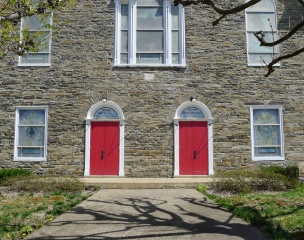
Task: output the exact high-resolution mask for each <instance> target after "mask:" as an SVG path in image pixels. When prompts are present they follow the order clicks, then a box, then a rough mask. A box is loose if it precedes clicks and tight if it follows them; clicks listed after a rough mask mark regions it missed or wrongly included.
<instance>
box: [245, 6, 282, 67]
mask: <svg viewBox="0 0 304 240" xmlns="http://www.w3.org/2000/svg"><path fill="white" fill-rule="evenodd" d="M248 1H249V0H246V2H248ZM262 1H263V0H262ZM267 1H270V2H271V3H272V4H273V9H272V10H270V9H265V11H261V10H255V9H254V6H255V5H253V6H252V7H249V8H247V9H246V10H245V19H246V41H247V65H248V66H265V63H264V62H262V59H261V61H260V62H258V63H256V62H250V54H257V55H258V54H259V53H255V52H249V46H250V44H251V43H250V40H249V36H250V34H249V33H253V32H255V31H250V30H248V25H249V23H248V21H249V19H248V17H247V16H248V14H250V13H260V14H267V15H269V14H274V19H275V24H274V26H272V27H273V34H274V35H275V40H277V39H278V38H279V34H278V21H277V12H276V4H275V2H274V1H273V0H267ZM258 31H259V30H258ZM267 32H269V31H267ZM274 47H275V48H277V52H276V53H274V54H275V55H279V53H280V50H279V46H278V45H277V46H274ZM269 48H272V47H269ZM261 54H268V53H261ZM274 54H273V52H272V53H269V55H271V58H273V57H275V56H274ZM266 63H268V62H266ZM274 66H280V63H276V64H274Z"/></svg>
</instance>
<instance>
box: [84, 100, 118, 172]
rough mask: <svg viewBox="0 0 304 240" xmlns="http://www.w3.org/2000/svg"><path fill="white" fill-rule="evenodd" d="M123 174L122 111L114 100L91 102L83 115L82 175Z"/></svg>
mask: <svg viewBox="0 0 304 240" xmlns="http://www.w3.org/2000/svg"><path fill="white" fill-rule="evenodd" d="M96 175H99V176H124V115H123V112H122V110H121V108H120V107H119V106H118V105H117V104H116V103H114V102H111V101H108V102H107V101H101V102H98V103H96V104H94V105H93V106H92V107H91V108H90V110H89V111H88V114H87V117H86V140H85V171H84V176H96Z"/></svg>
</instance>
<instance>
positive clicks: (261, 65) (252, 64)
mask: <svg viewBox="0 0 304 240" xmlns="http://www.w3.org/2000/svg"><path fill="white" fill-rule="evenodd" d="M247 66H248V67H266V66H267V65H265V64H262V63H247ZM273 66H274V67H281V64H280V63H277V64H275V65H273Z"/></svg>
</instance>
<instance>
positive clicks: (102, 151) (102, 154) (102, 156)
mask: <svg viewBox="0 0 304 240" xmlns="http://www.w3.org/2000/svg"><path fill="white" fill-rule="evenodd" d="M101 159H104V150H101Z"/></svg>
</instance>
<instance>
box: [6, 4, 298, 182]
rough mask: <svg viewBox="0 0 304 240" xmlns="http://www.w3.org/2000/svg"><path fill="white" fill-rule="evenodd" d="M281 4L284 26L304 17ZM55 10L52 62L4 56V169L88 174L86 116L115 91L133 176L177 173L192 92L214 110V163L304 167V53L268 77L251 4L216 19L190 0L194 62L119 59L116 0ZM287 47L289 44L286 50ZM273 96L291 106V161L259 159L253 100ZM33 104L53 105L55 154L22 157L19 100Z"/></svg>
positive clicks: (287, 137)
mask: <svg viewBox="0 0 304 240" xmlns="http://www.w3.org/2000/svg"><path fill="white" fill-rule="evenodd" d="M276 4H277V12H278V22H279V34H280V35H283V34H284V33H286V32H287V31H288V29H289V24H290V23H289V17H291V19H292V20H293V19H294V18H297V17H301V14H302V15H303V14H304V13H303V7H302V8H300V7H299V6H298V5H297V3H296V1H294V0H291V1H286V3H283V2H282V1H276ZM300 9H301V10H300ZM300 11H301V12H300ZM54 16H55V17H58V18H59V21H58V23H56V25H58V27H59V30H58V31H57V32H56V33H54V36H53V39H52V58H51V62H52V65H51V67H18V66H17V58H16V57H15V56H10V57H8V58H6V59H5V60H1V62H0V68H1V77H0V78H1V91H0V100H1V106H0V125H1V133H0V167H1V168H4V167H21V168H29V169H33V170H34V171H35V172H38V173H52V174H74V175H80V176H82V175H83V171H84V158H85V117H86V114H87V112H88V110H89V109H90V107H91V106H92V105H93V104H95V103H97V102H99V101H101V100H102V99H103V98H106V99H107V100H109V101H113V102H115V103H117V104H118V105H119V106H120V107H121V108H122V110H123V112H124V116H125V159H124V161H125V176H126V177H172V176H173V171H174V125H173V117H174V114H175V111H176V109H177V108H178V107H179V106H180V104H182V103H184V102H186V101H189V99H190V97H191V96H193V97H195V98H196V100H198V101H200V102H202V103H204V104H205V105H206V106H207V107H208V108H209V109H210V111H211V114H212V116H213V118H214V123H213V131H214V136H213V144H214V146H213V152H214V155H213V157H214V170H215V171H217V170H219V169H234V168H236V167H239V166H252V165H258V164H263V165H268V164H278V165H299V166H300V167H301V171H302V174H304V169H303V164H304V157H303V156H304V149H303V144H304V132H303V126H304V124H303V113H304V84H303V80H304V71H303V67H304V65H303V55H302V56H301V55H300V56H297V57H294V58H292V59H289V60H287V61H283V62H282V63H281V67H280V69H278V70H277V71H276V72H275V73H274V74H272V75H271V76H270V77H268V78H264V77H263V74H264V73H265V69H264V68H260V67H248V66H247V56H246V32H245V15H244V13H240V14H237V15H234V16H229V17H227V18H226V19H225V20H224V21H223V22H222V23H221V24H220V25H219V26H217V27H212V25H211V22H212V20H213V19H214V18H215V17H216V16H215V15H214V14H213V13H212V11H210V9H208V8H203V7H202V6H200V5H198V6H195V7H186V8H185V18H186V54H187V66H186V68H169V67H165V68H164V67H163V68H155V67H153V68H148V67H136V68H131V67H129V68H128V67H113V62H114V60H113V58H114V3H113V2H112V1H111V2H109V1H103V0H101V1H97V0H86V1H81V2H80V4H79V5H78V6H77V7H75V9H71V10H69V11H65V12H63V13H56V12H55V13H54ZM292 23H293V22H292ZM292 23H291V24H292ZM303 34H304V32H303V30H302V31H300V32H299V33H298V34H297V36H296V37H295V38H293V39H292V40H291V41H293V43H294V45H295V47H296V46H299V45H303V44H304V42H303V39H304V38H303ZM288 50H289V49H286V48H284V44H283V45H282V46H281V51H284V52H285V51H288ZM271 104H275V105H282V106H283V125H284V148H285V159H286V160H284V161H271V162H270V161H260V162H255V161H252V157H251V139H250V113H249V107H250V106H251V105H271ZM34 105H47V106H48V107H49V110H48V133H47V139H48V140H47V161H46V162H24V161H23V162H21V161H13V148H14V131H15V130H14V128H15V107H16V106H34Z"/></svg>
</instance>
